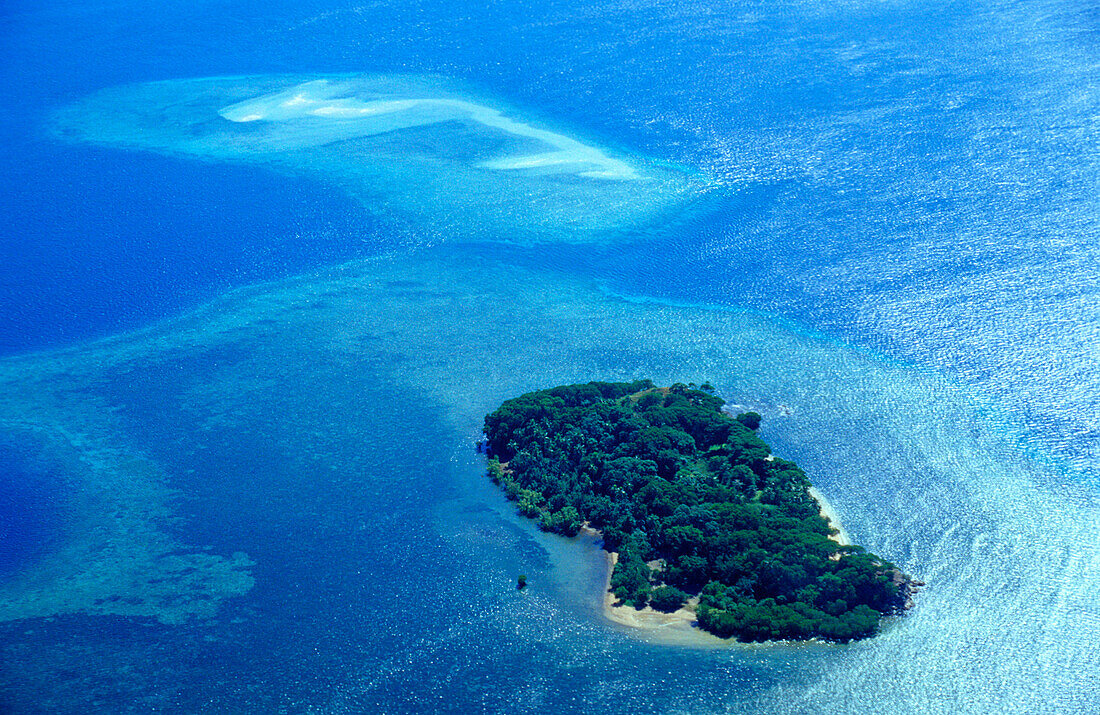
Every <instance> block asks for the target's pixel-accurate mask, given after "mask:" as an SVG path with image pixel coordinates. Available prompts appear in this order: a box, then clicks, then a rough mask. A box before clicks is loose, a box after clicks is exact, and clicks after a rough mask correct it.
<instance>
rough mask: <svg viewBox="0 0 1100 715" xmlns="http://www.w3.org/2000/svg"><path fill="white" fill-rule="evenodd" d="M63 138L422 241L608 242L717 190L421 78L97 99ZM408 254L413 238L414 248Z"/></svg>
mask: <svg viewBox="0 0 1100 715" xmlns="http://www.w3.org/2000/svg"><path fill="white" fill-rule="evenodd" d="M52 129H53V133H54V134H55V135H56V136H58V137H60V138H63V139H67V140H75V141H83V142H92V143H96V144H102V145H106V146H112V147H118V148H125V149H142V150H150V151H156V152H161V153H165V154H170V155H174V156H190V157H193V158H199V159H202V160H206V161H220V162H232V163H245V164H251V165H258V166H261V167H264V168H266V169H268V170H271V171H273V172H277V173H280V174H290V175H294V176H301V177H305V178H307V179H311V180H317V181H321V182H324V183H327V184H329V185H331V186H333V187H335V188H337V189H339V190H341V191H343V192H344V193H346V194H347V195H349V196H351V197H352V198H353V199H355V200H356V201H357V202H358V203H360V204H361V205H362V207H363V208H364V209H365V210H366V211H367V212H369V213H370V214H372V215H374V216H377V217H379V218H381V219H382V220H383V221H385V222H387V223H388V224H390V225H391V229H390V230H391V231H402V232H407V233H420V234H422V233H425V232H427V233H429V234H430V235H429V236H427V237H426V238H424V239H423V240H425V241H428V242H431V243H433V244H434V243H435V242H438V241H439V240H440V238H445V240H448V241H474V242H485V241H505V242H508V243H518V244H532V243H549V242H554V243H607V242H612V241H619V240H623V239H624V238H629V237H630V236H631V235H632V232H635V231H639V230H644V229H647V228H649V227H651V226H654V225H662V226H663V225H668V224H669V222H670V221H672V222H674V221H678V220H687V218H688V217H690V216H691V215H692V213H693V212H695V211H698V210H705V208H706V207H707V206H708V205H709V199H710V198H712V194H713V193H714V186H715V185H714V184H713V182H711V181H709V180H707V179H705V178H703V177H701V176H700V175H698V174H697V173H696V172H689V171H687V170H684V169H682V168H680V167H675V166H672V165H670V164H668V163H667V162H663V161H660V160H658V159H653V158H649V157H646V156H643V155H641V154H637V153H634V152H630V151H627V150H624V149H621V148H618V147H613V146H609V145H607V144H605V143H600V142H598V141H597V140H595V139H593V138H590V137H581V136H579V135H577V134H576V133H574V132H573V131H571V130H570V129H568V128H565V127H559V126H558V125H557V124H551V123H550V120H547V119H545V118H543V117H540V116H536V115H534V114H532V113H530V112H526V111H523V110H520V109H518V108H516V107H513V106H510V105H508V104H506V103H504V102H502V101H500V100H498V99H495V98H492V97H489V96H486V95H482V94H480V93H478V92H476V91H474V90H472V89H470V88H467V87H464V86H461V85H460V84H458V83H456V82H452V81H449V80H445V79H442V78H439V77H433V76H423V75H261V76H252V77H210V78H203V79H190V80H173V81H168V82H151V83H146V84H138V85H129V86H124V87H115V88H111V89H105V90H102V91H100V92H97V93H95V94H92V95H90V96H88V97H85V98H84V99H83V100H80V101H78V102H76V103H74V104H72V105H69V106H68V107H65V108H62V109H61V110H59V111H57V112H56V113H55V114H54V116H53V122H52ZM413 240H415V239H413Z"/></svg>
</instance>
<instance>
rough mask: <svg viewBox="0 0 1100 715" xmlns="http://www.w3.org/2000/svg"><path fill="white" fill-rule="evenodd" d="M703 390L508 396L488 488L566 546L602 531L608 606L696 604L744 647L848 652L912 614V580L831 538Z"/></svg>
mask: <svg viewBox="0 0 1100 715" xmlns="http://www.w3.org/2000/svg"><path fill="white" fill-rule="evenodd" d="M724 405H725V402H724V401H723V400H722V399H721V398H720V397H718V396H717V395H715V394H714V389H713V388H712V387H711V386H710V385H709V384H705V383H704V384H703V385H701V386H699V387H696V386H695V385H694V384H690V385H685V384H681V383H677V384H675V385H672V386H671V387H664V388H662V387H657V386H656V385H654V383H653V382H652V381H650V380H638V381H635V382H590V383H587V384H583V385H565V386H561V387H555V388H551V389H547V390H539V391H537V392H530V393H527V394H525V395H521V396H519V397H516V398H514V399H511V400H508V401H507V402H505V403H504V404H503V405H501V406H500V408H499V409H497V410H496V411H495V412H492V413H491V414H489V415H487V416H486V418H485V428H484V431H485V437H486V441H485V448H486V452H487V454H488V456H489V467H488V474H489V477H490V478H491V479H492V480H493V482H495V483H496V484H498V485H499V486H500V487H501V488H502V489H503V490H504V492H505V493H506V494H507V496H508V498H509V499H510V500H512V501H514V502H516V504H517V507H518V509H519V511H520V513H521V514H523V515H524V516H526V517H528V518H531V519H534V520H536V521H537V522H538V524H539V527H540V528H542V529H544V530H546V531H550V532H554V533H557V534H562V535H565V536H574V535H576V534H577V533H578V532H579V531H580V530H581V529H582V528H586V527H588V528H592V529H595V530H598V532H599V533H600V534H601V535H602V539H603V545H604V548H605V549H606V550H607V551H609V552H612V557H613V558H612V563H613V564H614V566H613V571H612V573H611V577H610V583H609V590H610V592H611V594H613V597H614V599H617V601H618V602H619V605H623V606H627V607H633V608H635V609H639V610H641V609H643V608H647V609H648V608H652V609H654V610H656V611H661V612H666V613H669V612H673V611H678V610H680V609H683V608H693V609H694V620H695V622H696V623H697V625H698V627H699V628H701V629H703V630H704V631H707V632H709V633H712V634H714V635H716V636H719V637H722V638H736V639H738V640H740V641H745V642H754V641H768V640H808V639H811V638H817V639H820V640H827V641H834V642H848V641H852V640H857V639H861V638H867V637H869V636H872V635H874V634H875V633H877V632H878V629H879V626H880V623H881V622H882V619H883V618H884V617H885V616H889V615H896V614H900V613H902V612H903V611H904V610H905V609H906V608H908V607H909V606H910V605H911V597H912V595H913V593H914V591H915V588H916V586H917V585H919V584H918V583H917V582H916V581H914V580H913V579H912V578H911V577H909V576H908V575H906V574H904V573H902V572H901V571H900V570H899V569H898V568H897V567H896V566H894V565H893V564H892V563H890V562H889V561H886V560H885V559H882V558H880V557H878V556H875V555H874V554H872V553H869V552H867V551H866V550H864V549H863V548H861V547H859V546H855V545H847V544H841V543H840V542H839V540H838V539H837V538H836V536H837V532H836V530H835V529H834V528H833V527H832V525H831V524H830V523H829V520H828V519H826V518H825V517H824V516H823V515H822V513H821V506H820V505H819V503H818V502H817V501H816V500H815V499H814V497H813V496H812V495H811V493H810V489H811V485H810V482H809V480H808V479H807V477H806V474H805V473H804V472H803V471H802V470H801V469H799V468H798V466H797V465H795V464H794V463H793V462H789V461H787V460H784V459H780V458H778V457H776V456H775V455H773V454H772V453H771V449H770V448H769V447H768V445H767V444H766V443H765V442H764V441H763V440H761V439H760V437H759V436H757V434H756V430H757V428H758V427H759V425H760V419H761V418H760V415H759V414H757V413H755V412H746V413H743V414H738V415H736V416H734V415H732V414H730V413H728V412H726V411H725V410H723V407H724Z"/></svg>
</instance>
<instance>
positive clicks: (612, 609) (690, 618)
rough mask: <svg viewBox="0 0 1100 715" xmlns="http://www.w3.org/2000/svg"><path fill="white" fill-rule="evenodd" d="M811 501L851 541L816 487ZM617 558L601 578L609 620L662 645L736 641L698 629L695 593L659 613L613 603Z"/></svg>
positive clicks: (838, 537) (841, 539)
mask: <svg viewBox="0 0 1100 715" xmlns="http://www.w3.org/2000/svg"><path fill="white" fill-rule="evenodd" d="M808 492H809V494H810V496H811V497H813V498H814V501H816V502H817V503H818V508H819V510H820V513H821V516H823V517H824V518H825V519H827V520H828V522H829V524H830V525H831V526H832V527H833V528H834V529H836V531H837V533H836V534H834V535H833V536H830V537H829V538H831V539H832V540H833V541H836V542H837V543H838V544H840V545H841V546H847V545H849V544H851V543H852V540H851V538H850V537H849V536H848V533H847V532H846V531H845V530H844V527H843V525H842V524H841V522H840V517H839V516H838V515H837V513H836V510H835V509H834V508H833V506H832V504H830V503H829V500H828V499H826V498H825V495H824V494H822V493H821V491H820V490H818V489H817V488H816V487H810V488H809V490H808ZM582 532H583V533H584V534H586V535H588V536H593V537H601V534H600V532H599V531H597V530H596V529H593V528H591V527H589V526H587V525H586V526H585V527H584V528H583V529H582ZM618 561H619V555H618V554H617V553H615V552H614V551H612V552H608V553H607V578H606V580H605V581H604V594H603V615H604V617H605V618H607V619H608V620H609V621H612V622H613V623H617V624H619V625H621V626H626V627H627V628H629V629H630V631H631V632H632V633H633V634H634V635H636V636H638V637H640V638H642V639H643V640H647V641H650V642H654V643H662V644H665V645H681V646H691V647H696V648H716V647H723V646H729V645H730V644H731V643H734V642H736V641H731V640H726V639H723V638H719V637H717V636H714V635H711V634H710V633H707V632H706V631H702V630H700V629H699V628H698V627H697V626H696V625H695V607H696V606H697V605H698V603H699V599H698V597H693V598H691V599H690V600H689V601H688V602H687V604H685V605H684V607H683V608H681V609H679V610H677V611H674V612H672V613H662V612H660V611H657V610H654V609H653V608H652V607H650V606H646V607H645V608H643V609H641V610H638V609H636V608H632V607H630V606H617V605H615V602H616V598H615V594H613V593H612V592H611V574H612V572H613V571H614V570H615V564H616V563H618Z"/></svg>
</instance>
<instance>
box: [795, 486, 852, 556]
mask: <svg viewBox="0 0 1100 715" xmlns="http://www.w3.org/2000/svg"><path fill="white" fill-rule="evenodd" d="M806 492H807V493H808V494H809V495H810V496H811V497H812V498H813V500H814V501H816V502H817V511H818V513H819V514H821V516H822V517H824V518H825V521H827V522H829V526H831V527H833V528H834V529H836V534H834V535H832V536H830V537H829V538H830V539H832V540H833V541H835V542H836V543H838V544H840V545H841V546H851V545H852V537H850V536H848V532H847V531H845V530H844V525H843V524H841V523H840V516H838V515H837V513H836V509H834V508H833V505H832V504H831V503H830V502H829V500H828V499H826V498H825V495H824V494H822V493H821V490H820V489H818V488H817V487H808V488H807V489H806Z"/></svg>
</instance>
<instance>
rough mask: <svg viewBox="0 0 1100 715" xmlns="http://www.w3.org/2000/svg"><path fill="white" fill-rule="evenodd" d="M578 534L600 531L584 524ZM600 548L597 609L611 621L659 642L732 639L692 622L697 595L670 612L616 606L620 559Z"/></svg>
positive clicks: (701, 644)
mask: <svg viewBox="0 0 1100 715" xmlns="http://www.w3.org/2000/svg"><path fill="white" fill-rule="evenodd" d="M580 533H581V534H583V535H585V536H591V537H596V538H600V539H602V538H603V535H602V534H601V533H600V532H599V531H598V530H596V529H593V528H592V527H590V526H588V525H587V524H586V525H585V526H583V527H582V528H581V531H580ZM600 550H601V551H603V553H604V555H605V557H606V561H607V573H606V575H605V576H604V582H603V596H602V599H601V603H600V612H601V614H602V615H603V617H604V618H606V619H607V620H609V621H611V622H612V623H614V624H616V625H619V626H623V627H625V628H626V629H628V632H629V633H630V634H631V635H632V636H635V637H638V638H641V639H642V640H646V641H649V642H653V643H660V644H662V645H678V646H686V647H694V648H721V647H728V646H729V645H730V643H731V642H732V641H728V640H726V639H724V638H719V637H718V636H715V635H712V634H710V633H707V632H706V631H704V630H702V629H700V628H699V627H698V626H696V625H695V610H694V608H695V604H696V603H697V602H698V598H692V599H691V600H690V601H688V605H687V606H685V607H683V608H681V609H679V610H677V611H673V612H672V613H662V612H660V611H657V610H654V609H653V608H652V607H651V606H646V607H645V608H643V609H642V610H640V611H639V610H638V609H636V608H633V607H631V606H616V605H615V594H613V593H612V592H611V574H612V572H613V571H614V570H615V564H616V563H618V561H619V554H618V553H617V552H615V551H606V550H604V549H602V548H601V549H600Z"/></svg>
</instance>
